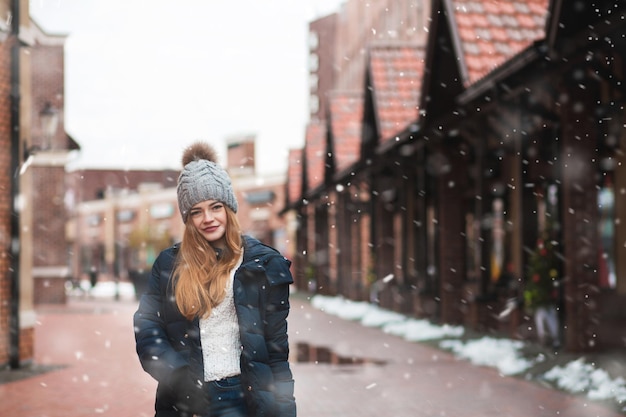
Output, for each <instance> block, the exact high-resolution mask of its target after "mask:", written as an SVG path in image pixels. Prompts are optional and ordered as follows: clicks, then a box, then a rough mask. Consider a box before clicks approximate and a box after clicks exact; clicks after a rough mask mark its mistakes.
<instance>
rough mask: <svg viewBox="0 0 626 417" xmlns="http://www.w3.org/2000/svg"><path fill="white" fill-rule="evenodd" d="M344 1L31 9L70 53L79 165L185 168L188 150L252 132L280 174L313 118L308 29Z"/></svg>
mask: <svg viewBox="0 0 626 417" xmlns="http://www.w3.org/2000/svg"><path fill="white" fill-rule="evenodd" d="M342 3H343V1H342V0H31V1H30V12H31V16H32V17H33V18H34V19H35V20H36V21H37V23H39V24H40V25H41V26H42V28H43V29H44V30H46V31H47V32H49V33H51V34H66V35H68V38H67V41H66V44H65V94H66V97H65V98H66V102H65V127H66V131H67V133H68V134H69V135H70V136H72V137H73V138H74V139H75V140H76V141H77V142H78V143H79V144H80V146H81V148H82V151H81V152H80V154H79V155H78V157H77V158H76V159H75V160H74V161H73V162H72V163H71V164H70V165H69V168H70V169H74V168H85V167H87V168H119V169H138V168H139V169H140V168H149V169H152V168H154V169H161V168H174V169H180V157H181V154H182V148H183V147H184V146H185V145H187V144H189V143H190V142H192V141H194V140H197V139H204V140H207V141H209V142H211V143H213V144H214V145H215V146H216V148H217V150H218V152H219V154H220V158H221V162H222V163H224V162H225V161H226V155H225V152H226V147H225V140H226V139H227V138H228V137H231V136H236V135H239V134H250V133H251V134H256V135H257V148H256V151H257V169H258V171H259V172H261V173H266V174H269V173H276V172H284V170H285V169H286V167H287V152H288V149H290V148H299V147H302V146H303V144H304V129H305V125H306V122H307V120H308V67H307V65H308V62H307V55H308V52H307V47H308V45H307V36H308V23H309V22H310V21H311V20H313V19H315V18H317V17H320V16H325V15H327V14H329V13H332V12H335V11H337V10H338V9H339V7H340V5H341V4H342Z"/></svg>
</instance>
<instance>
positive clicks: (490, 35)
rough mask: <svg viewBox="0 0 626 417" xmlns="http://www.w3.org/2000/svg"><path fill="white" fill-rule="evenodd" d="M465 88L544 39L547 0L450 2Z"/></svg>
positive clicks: (456, 0)
mask: <svg viewBox="0 0 626 417" xmlns="http://www.w3.org/2000/svg"><path fill="white" fill-rule="evenodd" d="M452 3H453V5H454V10H453V14H454V22H453V24H454V25H455V26H456V27H457V29H458V34H459V37H460V42H461V50H462V54H463V56H462V59H463V60H464V63H465V66H466V69H467V77H468V78H467V79H466V80H463V82H464V84H465V86H466V87H467V86H469V85H471V84H473V83H474V82H476V81H477V80H479V79H480V78H482V77H484V76H485V75H486V74H487V73H489V72H490V71H492V70H494V69H495V68H496V67H498V66H500V65H502V64H503V63H504V62H505V61H507V60H509V59H510V58H512V57H513V56H514V55H516V54H517V53H519V52H521V51H522V50H523V49H525V48H527V47H528V46H530V45H531V44H532V43H533V42H534V41H537V40H540V39H543V38H544V37H545V28H546V19H547V17H548V3H549V0H453V2H452Z"/></svg>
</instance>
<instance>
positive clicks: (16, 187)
mask: <svg viewBox="0 0 626 417" xmlns="http://www.w3.org/2000/svg"><path fill="white" fill-rule="evenodd" d="M19 3H20V0H13V1H12V2H11V12H12V14H13V16H12V21H11V35H12V38H13V39H12V42H14V44H13V46H12V47H11V93H10V94H11V98H10V100H11V122H10V123H11V197H12V198H11V202H12V205H11V248H10V250H11V253H10V256H11V266H10V269H9V274H10V275H11V289H10V293H11V299H10V300H9V303H10V306H11V307H10V313H9V314H10V317H9V334H10V343H9V366H10V367H11V369H17V368H19V367H20V210H21V207H20V204H19V201H20V159H21V155H20V41H19V26H20V22H19V20H20V15H19V9H20V4H19Z"/></svg>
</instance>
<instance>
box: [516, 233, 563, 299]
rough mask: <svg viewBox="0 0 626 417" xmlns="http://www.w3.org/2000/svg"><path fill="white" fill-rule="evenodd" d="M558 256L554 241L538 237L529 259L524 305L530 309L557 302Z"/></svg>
mask: <svg viewBox="0 0 626 417" xmlns="http://www.w3.org/2000/svg"><path fill="white" fill-rule="evenodd" d="M558 271H559V269H558V257H557V256H556V250H555V247H554V243H553V242H552V241H549V240H544V239H538V240H537V247H536V248H535V250H534V251H533V253H532V254H531V256H530V258H529V260H528V269H527V275H526V282H525V287H524V305H525V307H526V308H527V309H528V310H529V311H533V310H535V309H536V308H538V307H541V306H545V305H550V304H555V303H556V302H557V299H558V287H559V272H558Z"/></svg>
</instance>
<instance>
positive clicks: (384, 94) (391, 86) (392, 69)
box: [369, 45, 424, 144]
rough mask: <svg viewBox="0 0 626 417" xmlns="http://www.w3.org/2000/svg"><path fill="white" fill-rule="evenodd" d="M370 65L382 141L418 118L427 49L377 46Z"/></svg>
mask: <svg viewBox="0 0 626 417" xmlns="http://www.w3.org/2000/svg"><path fill="white" fill-rule="evenodd" d="M369 65H370V72H371V73H370V75H371V80H372V81H371V82H372V87H373V95H374V106H375V111H376V117H377V118H378V126H379V135H380V136H379V138H378V139H379V144H382V143H385V142H387V141H389V140H393V139H395V136H396V135H397V134H398V133H400V132H401V131H402V130H404V129H405V128H406V127H407V126H408V125H410V124H411V123H414V122H415V121H416V120H417V118H418V115H419V109H418V104H419V95H420V92H421V89H422V77H423V74H424V51H423V49H422V48H420V47H417V46H406V45H404V46H398V45H389V46H375V47H372V49H371V51H370V64H369Z"/></svg>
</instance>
